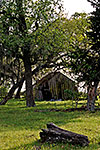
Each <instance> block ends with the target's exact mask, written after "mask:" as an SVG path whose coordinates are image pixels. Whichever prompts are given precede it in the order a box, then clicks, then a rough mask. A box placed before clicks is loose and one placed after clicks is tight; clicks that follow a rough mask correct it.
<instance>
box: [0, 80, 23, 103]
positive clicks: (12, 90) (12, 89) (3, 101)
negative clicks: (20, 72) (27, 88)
mask: <svg viewBox="0 0 100 150" xmlns="http://www.w3.org/2000/svg"><path fill="white" fill-rule="evenodd" d="M22 82H24V77H23V78H22V79H21V80H20V81H19V82H18V83H16V84H14V85H13V86H12V88H11V89H10V91H9V92H8V94H7V96H5V98H4V99H3V100H2V101H1V102H0V105H5V104H6V103H7V101H8V100H9V99H11V98H12V97H13V94H14V92H15V90H16V89H17V88H18V87H19V85H20V84H21V83H22Z"/></svg>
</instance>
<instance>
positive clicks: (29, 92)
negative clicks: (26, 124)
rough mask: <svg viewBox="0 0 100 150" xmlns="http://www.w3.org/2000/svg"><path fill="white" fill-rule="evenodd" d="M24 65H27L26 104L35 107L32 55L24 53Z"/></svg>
mask: <svg viewBox="0 0 100 150" xmlns="http://www.w3.org/2000/svg"><path fill="white" fill-rule="evenodd" d="M24 67H25V81H26V106H27V107H34V106H35V101H34V99H33V86H32V70H31V62H30V57H28V55H24Z"/></svg>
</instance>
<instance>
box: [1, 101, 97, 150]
mask: <svg viewBox="0 0 100 150" xmlns="http://www.w3.org/2000/svg"><path fill="white" fill-rule="evenodd" d="M83 102H84V103H85V101H82V103H83ZM71 104H72V102H71V101H61V102H46V101H44V102H36V107H34V108H27V107H26V106H25V101H24V100H15V99H13V100H10V101H9V102H8V103H7V104H6V105H5V106H0V150H15V149H16V150H36V149H37V148H38V149H39V148H41V149H42V150H62V149H64V150H74V149H76V150H80V149H82V150H83V149H84V150H99V148H100V144H99V143H100V111H96V112H95V113H90V112H87V111H74V112H63V111H59V112H54V111H50V110H51V109H60V110H65V109H67V108H69V107H70V108H71V107H72V105H71ZM50 122H53V123H55V124H56V125H58V126H59V127H61V128H64V129H66V130H70V131H72V132H76V133H79V134H84V135H87V136H88V138H89V140H90V145H89V146H88V147H84V148H81V147H76V146H73V145H68V144H61V143H59V144H48V143H41V142H40V141H39V138H40V137H39V133H40V131H41V129H42V128H46V124H47V123H50Z"/></svg>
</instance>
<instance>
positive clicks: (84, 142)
mask: <svg viewBox="0 0 100 150" xmlns="http://www.w3.org/2000/svg"><path fill="white" fill-rule="evenodd" d="M47 128H48V129H42V132H40V137H41V140H42V142H45V141H46V142H50V143H55V142H63V143H71V144H74V145H80V146H88V145H89V140H88V137H87V136H85V135H82V134H77V133H74V132H71V131H67V130H64V129H61V128H59V127H57V126H56V125H55V124H53V123H50V124H47Z"/></svg>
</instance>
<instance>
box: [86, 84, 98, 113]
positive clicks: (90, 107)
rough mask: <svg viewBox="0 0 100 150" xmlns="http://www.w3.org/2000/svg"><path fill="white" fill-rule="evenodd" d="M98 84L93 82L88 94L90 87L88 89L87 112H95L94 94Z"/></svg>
mask: <svg viewBox="0 0 100 150" xmlns="http://www.w3.org/2000/svg"><path fill="white" fill-rule="evenodd" d="M98 84H99V81H94V87H93V88H94V89H92V91H91V92H90V90H91V86H90V87H89V89H88V100H87V110H89V111H91V112H94V111H95V99H96V95H97V94H96V93H97V87H98ZM93 90H94V91H93ZM93 92H94V93H93Z"/></svg>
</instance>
